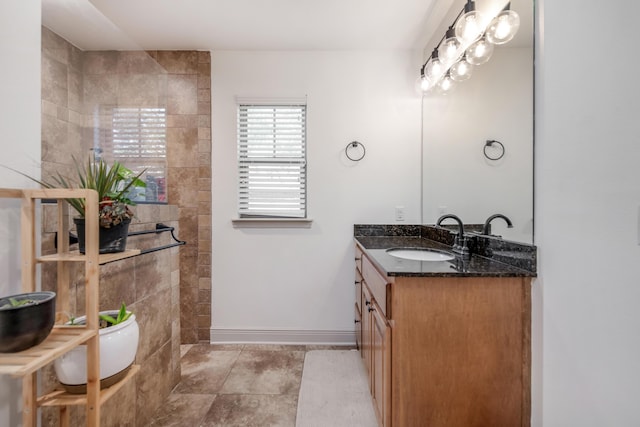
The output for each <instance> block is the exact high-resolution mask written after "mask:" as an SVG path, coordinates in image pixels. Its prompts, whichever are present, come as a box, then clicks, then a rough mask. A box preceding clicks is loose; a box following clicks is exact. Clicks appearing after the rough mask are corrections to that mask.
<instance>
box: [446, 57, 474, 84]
mask: <svg viewBox="0 0 640 427" xmlns="http://www.w3.org/2000/svg"><path fill="white" fill-rule="evenodd" d="M472 72H473V65H471V64H469V63H468V62H467V57H466V55H463V56H462V58H461V59H460V61H458V62H456V63H455V64H453V65H452V66H451V68H450V69H449V74H450V75H451V78H452V79H453V80H454V81H456V82H462V81H464V80H468V79H469V78H471V73H472Z"/></svg>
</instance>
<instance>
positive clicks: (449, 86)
mask: <svg viewBox="0 0 640 427" xmlns="http://www.w3.org/2000/svg"><path fill="white" fill-rule="evenodd" d="M455 86H456V82H455V81H453V79H452V78H451V76H450V75H449V73H448V72H447V74H446V75H445V76H444V77H443V78H442V80H440V81H439V82H438V86H437V88H438V93H441V94H443V95H446V94H447V93H449V92H451V91H452V90H453V88H454V87H455Z"/></svg>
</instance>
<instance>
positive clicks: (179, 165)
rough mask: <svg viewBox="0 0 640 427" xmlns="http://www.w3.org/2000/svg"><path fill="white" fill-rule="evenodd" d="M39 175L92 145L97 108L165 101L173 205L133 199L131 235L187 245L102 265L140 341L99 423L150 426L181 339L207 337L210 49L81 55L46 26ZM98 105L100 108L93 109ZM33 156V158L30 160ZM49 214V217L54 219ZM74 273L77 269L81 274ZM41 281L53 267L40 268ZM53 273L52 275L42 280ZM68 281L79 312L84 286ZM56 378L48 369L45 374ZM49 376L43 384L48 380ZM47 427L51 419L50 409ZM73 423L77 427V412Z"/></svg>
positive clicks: (110, 302)
mask: <svg viewBox="0 0 640 427" xmlns="http://www.w3.org/2000/svg"><path fill="white" fill-rule="evenodd" d="M42 64H43V66H42V159H41V161H42V176H43V177H47V176H50V175H51V173H52V172H54V171H58V170H59V171H65V170H66V171H68V170H69V166H70V165H72V164H73V160H72V158H71V155H70V154H72V155H74V156H75V157H76V158H78V159H82V158H83V156H85V155H87V154H88V153H89V149H90V148H91V147H92V146H93V132H94V130H95V128H94V112H95V111H99V107H100V106H101V105H120V106H132V105H133V106H157V105H160V106H166V108H167V114H168V117H167V127H168V129H167V145H168V147H167V151H168V174H167V184H168V185H167V187H168V188H167V197H168V202H169V203H170V204H171V205H138V206H137V207H136V208H135V212H136V218H135V219H134V222H133V223H132V225H131V231H133V230H136V229H139V228H144V229H150V228H154V227H155V223H156V222H163V223H165V224H167V225H171V226H174V227H176V230H177V231H176V235H177V236H178V237H179V238H180V239H182V240H186V241H187V242H188V244H187V245H186V246H180V247H176V248H172V249H169V250H163V251H159V252H155V253H153V254H147V255H143V256H140V257H136V258H131V259H128V260H123V261H119V262H117V263H113V264H107V265H105V266H103V267H101V292H100V304H101V309H107V308H108V309H111V308H113V307H114V306H115V307H117V306H119V304H120V303H121V302H122V301H125V302H126V304H127V305H128V306H129V307H131V308H132V309H133V310H134V311H135V312H136V315H137V316H138V322H139V324H140V329H141V331H140V332H141V334H140V335H141V339H140V345H139V350H138V355H137V359H136V363H138V364H141V365H142V368H141V371H140V373H139V374H138V375H137V376H136V378H135V380H134V381H132V382H131V383H130V384H127V385H126V386H124V387H123V389H122V390H121V392H119V395H118V396H116V397H115V398H112V399H111V400H110V401H109V402H107V404H106V405H105V406H104V407H103V412H102V419H103V423H102V425H106V426H109V425H114V426H115V425H138V426H143V425H147V424H148V421H149V417H150V414H152V413H153V411H154V410H155V409H156V408H157V407H158V406H159V405H160V404H161V403H162V401H163V400H164V399H165V398H166V396H167V395H168V393H169V392H170V390H171V389H172V388H173V386H174V385H175V384H176V383H177V382H178V381H179V379H180V366H179V360H180V353H179V346H180V343H181V342H183V343H195V342H198V341H206V342H208V341H209V327H210V323H211V320H210V319H211V315H210V306H211V292H210V286H211V273H210V265H211V262H210V260H211V225H210V224H211V217H210V214H211V206H210V205H211V183H210V180H211V166H210V164H211V132H210V127H211V117H210V114H211V107H210V105H211V102H210V100H211V94H210V80H211V79H210V54H209V52H197V51H179V52H169V51H153V52H115V51H104V52H102V51H101V52H83V51H81V50H79V49H77V48H76V47H74V46H72V45H71V44H69V43H68V42H67V41H66V40H64V39H62V38H61V37H59V36H58V35H56V34H55V33H53V32H51V31H50V30H48V29H47V28H45V27H42ZM96 108H98V110H96ZM36 160H37V159H34V161H36ZM53 216H55V215H53ZM50 217H51V214H48V213H47V208H46V207H45V210H44V221H43V226H44V227H45V228H44V229H45V233H44V234H43V247H44V248H45V250H46V249H47V248H48V250H52V247H53V246H52V245H53V234H51V231H53V230H55V228H50V227H52V226H53V225H52V224H51V222H50V219H48V218H50ZM169 238H170V234H168V233H163V234H161V235H157V236H156V235H155V234H154V235H151V236H138V237H135V238H132V239H130V240H129V244H128V246H130V247H136V246H138V245H139V246H140V247H151V246H154V245H156V244H164V243H162V242H165V243H168V242H166V239H169ZM77 274H79V272H77ZM43 277H44V278H45V279H44V280H43V283H46V282H49V283H52V282H51V278H52V277H55V269H51V268H49V267H47V268H46V269H44V270H43ZM47 278H49V279H47ZM78 283H82V278H81V277H77V279H76V280H74V285H73V286H72V289H71V291H72V294H73V296H74V298H75V299H76V300H78V301H80V302H79V303H78V304H77V307H76V308H75V309H74V310H75V311H76V313H75V314H78V315H80V314H82V311H83V301H84V300H83V290H82V288H81V287H80V286H77V284H78ZM52 376H53V374H52V371H51V369H49V375H48V380H49V384H52V381H53V378H52ZM46 384H47V382H46V381H45V385H46ZM44 413H45V417H44V418H43V425H56V423H57V415H56V411H53V410H47V411H45V412H44ZM73 414H74V415H73V416H74V418H73V420H74V424H73V425H83V424H84V421H83V420H82V417H83V415H82V411H77V410H76V409H74V412H73Z"/></svg>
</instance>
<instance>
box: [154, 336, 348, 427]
mask: <svg viewBox="0 0 640 427" xmlns="http://www.w3.org/2000/svg"><path fill="white" fill-rule="evenodd" d="M347 348H353V347H345V346H316V345H307V346H305V345H300V346H296V345H258V344H246V345H210V344H193V345H184V346H182V347H181V351H182V358H181V368H182V380H181V381H180V383H179V384H178V385H177V386H176V387H175V388H174V390H173V391H172V393H171V395H170V396H169V398H168V399H167V401H166V402H165V403H164V404H163V405H162V406H161V408H160V410H159V411H158V412H157V413H156V415H155V417H154V419H153V421H152V423H151V425H152V426H155V427H158V426H201V427H218V426H220V427H222V426H224V427H276V426H277V427H295V424H296V411H297V404H298V392H299V391H300V382H301V380H302V367H303V364H304V356H305V353H306V352H307V351H310V350H316V349H340V350H344V349H347Z"/></svg>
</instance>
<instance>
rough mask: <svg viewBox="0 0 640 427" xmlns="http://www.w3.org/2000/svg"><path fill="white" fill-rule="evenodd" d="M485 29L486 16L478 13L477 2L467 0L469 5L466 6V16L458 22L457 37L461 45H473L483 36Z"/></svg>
mask: <svg viewBox="0 0 640 427" xmlns="http://www.w3.org/2000/svg"><path fill="white" fill-rule="evenodd" d="M484 29H485V19H484V16H483V15H482V14H481V13H480V12H478V11H476V4H475V2H473V1H471V0H467V4H465V5H464V15H462V16H461V17H460V19H458V21H457V22H456V27H455V34H456V37H457V38H458V40H459V41H460V42H461V43H464V44H468V43H473V42H474V41H476V40H478V38H480V36H482V33H483V32H484Z"/></svg>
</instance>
